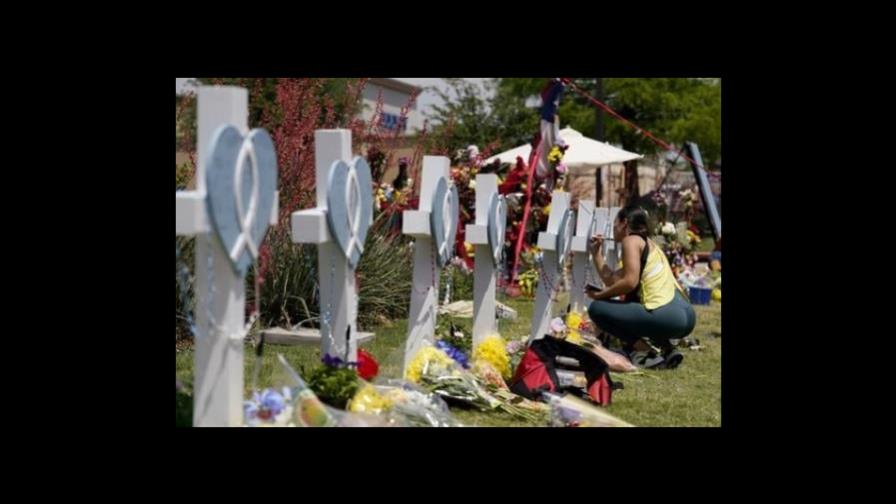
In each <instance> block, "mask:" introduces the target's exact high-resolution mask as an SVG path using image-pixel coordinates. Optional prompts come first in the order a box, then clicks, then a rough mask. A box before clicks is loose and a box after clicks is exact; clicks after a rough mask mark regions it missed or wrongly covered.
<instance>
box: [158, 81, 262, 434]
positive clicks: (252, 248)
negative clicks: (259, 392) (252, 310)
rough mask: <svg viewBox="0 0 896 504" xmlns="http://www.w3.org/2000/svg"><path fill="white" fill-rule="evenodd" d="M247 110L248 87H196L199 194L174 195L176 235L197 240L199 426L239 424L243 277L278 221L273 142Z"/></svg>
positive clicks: (196, 385) (196, 410) (196, 399)
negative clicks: (254, 126) (269, 228)
mask: <svg viewBox="0 0 896 504" xmlns="http://www.w3.org/2000/svg"><path fill="white" fill-rule="evenodd" d="M248 112H249V111H248V93H247V91H246V90H245V89H243V88H237V87H217V86H202V87H200V88H199V91H198V124H197V126H198V135H197V149H196V150H197V153H198V156H197V165H196V190H195V191H178V192H177V193H176V194H175V232H176V234H177V235H183V236H191V235H195V236H196V282H195V289H196V316H195V319H196V334H195V353H194V370H193V372H194V378H193V425H194V426H197V427H204V426H238V425H241V424H242V421H243V409H242V404H243V348H244V342H243V336H244V335H245V330H246V325H245V323H244V320H243V317H244V314H245V301H246V295H245V273H246V271H247V270H248V267H249V265H250V264H251V263H252V261H253V260H254V259H255V258H256V257H257V250H258V249H257V245H258V244H259V243H260V242H261V240H262V239H263V238H264V233H265V230H266V229H267V226H268V224H271V225H274V224H276V223H277V193H276V184H277V165H276V155H275V154H274V153H273V143H271V141H270V137H269V136H268V135H267V133H265V132H263V131H261V130H253V131H252V132H249V131H248V126H247V122H248V117H249V113H248ZM244 134H245V135H246V136H245V137H244V136H243V135H244ZM247 165H248V166H247ZM212 233H213V234H214V236H209V235H210V234H212ZM210 297H211V299H210Z"/></svg>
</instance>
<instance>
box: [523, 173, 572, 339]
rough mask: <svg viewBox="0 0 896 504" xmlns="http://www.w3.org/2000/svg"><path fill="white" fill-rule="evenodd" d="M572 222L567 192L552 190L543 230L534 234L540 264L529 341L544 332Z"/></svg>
mask: <svg viewBox="0 0 896 504" xmlns="http://www.w3.org/2000/svg"><path fill="white" fill-rule="evenodd" d="M575 225H576V214H575V212H574V211H572V210H570V209H569V193H567V192H563V191H554V192H553V194H552V196H551V213H550V215H549V216H548V227H547V230H546V231H543V232H541V233H538V247H539V248H540V249H541V250H542V264H541V265H540V266H539V267H538V269H539V270H540V273H541V277H540V278H539V279H538V292H537V293H536V294H535V311H533V312H532V328H531V331H530V334H529V341H530V342H531V341H533V340H536V339H541V338H543V337H544V336H545V334H547V332H548V324H549V323H550V319H551V312H552V307H553V305H554V299H553V297H554V293H555V291H556V289H557V288H558V287H559V284H560V281H561V278H560V276H561V274H562V272H563V265H564V264H565V261H566V256H567V255H568V253H569V251H570V248H571V245H572V238H573V234H574V232H575Z"/></svg>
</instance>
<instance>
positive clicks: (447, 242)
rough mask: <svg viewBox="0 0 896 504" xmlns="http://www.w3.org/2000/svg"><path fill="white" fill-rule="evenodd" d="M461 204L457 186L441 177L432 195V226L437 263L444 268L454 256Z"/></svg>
mask: <svg viewBox="0 0 896 504" xmlns="http://www.w3.org/2000/svg"><path fill="white" fill-rule="evenodd" d="M459 215H460V205H459V200H458V195H457V187H456V186H455V185H454V184H451V187H450V188H449V186H448V181H447V180H446V179H445V178H440V179H439V181H438V182H437V183H436V189H435V191H434V192H433V197H432V212H431V213H430V226H431V228H432V239H433V242H434V244H435V247H436V263H438V265H439V267H440V268H444V267H445V266H446V265H447V264H448V261H450V260H451V258H452V257H453V256H454V242H455V240H456V239H457V221H458V216H459Z"/></svg>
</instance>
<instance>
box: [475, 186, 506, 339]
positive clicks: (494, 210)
mask: <svg viewBox="0 0 896 504" xmlns="http://www.w3.org/2000/svg"><path fill="white" fill-rule="evenodd" d="M506 229H507V203H506V202H505V201H504V197H503V196H501V195H500V194H499V193H498V176H497V175H495V174H493V173H486V174H479V175H476V222H475V223H474V224H467V229H466V234H465V236H466V238H467V241H469V242H470V243H472V244H473V246H474V252H475V254H474V257H475V258H476V259H475V263H474V264H475V265H474V267H473V346H474V347H475V346H476V345H478V344H479V343H481V342H482V341H483V340H484V339H485V338H487V337H489V336H491V335H492V334H495V333H496V332H497V331H498V327H497V323H496V320H495V273H496V268H497V265H498V264H500V261H501V256H502V252H503V251H504V233H505V231H506Z"/></svg>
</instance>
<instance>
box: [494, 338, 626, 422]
mask: <svg viewBox="0 0 896 504" xmlns="http://www.w3.org/2000/svg"><path fill="white" fill-rule="evenodd" d="M558 356H559V357H561V359H560V360H561V361H568V360H569V359H574V360H575V361H576V365H569V366H568V365H565V364H563V363H562V362H559V363H558V361H557V357H558ZM563 357H566V358H567V359H563ZM558 371H560V372H561V373H563V372H565V371H566V372H568V371H573V372H583V373H584V375H585V381H586V383H585V386H584V387H579V386H575V385H564V384H563V383H562V381H561V379H560V378H559V377H558V373H557V372H558ZM608 371H609V366H608V365H607V363H606V362H605V361H604V360H603V359H601V358H600V357H599V356H597V355H596V354H594V353H592V352H590V351H588V350H587V349H585V348H582V347H580V346H578V345H576V344H573V343H570V342H568V341H563V340H559V339H556V338H552V337H549V336H546V337H544V338H542V339H539V340H535V341H533V342H532V343H531V344H530V345H529V348H528V349H527V350H526V354H525V355H524V356H523V359H522V360H521V361H520V364H519V366H517V368H516V372H515V373H514V375H513V378H511V380H510V390H511V391H512V392H513V393H515V394H517V395H521V396H523V397H525V398H527V399H534V400H537V399H540V398H541V392H543V391H548V392H559V391H562V390H570V391H572V392H584V393H587V395H588V396H589V397H590V398H591V400H593V401H594V402H596V403H598V404H600V405H601V406H606V405H608V404H610V401H611V399H612V396H613V381H612V380H611V379H610V374H609V373H608Z"/></svg>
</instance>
